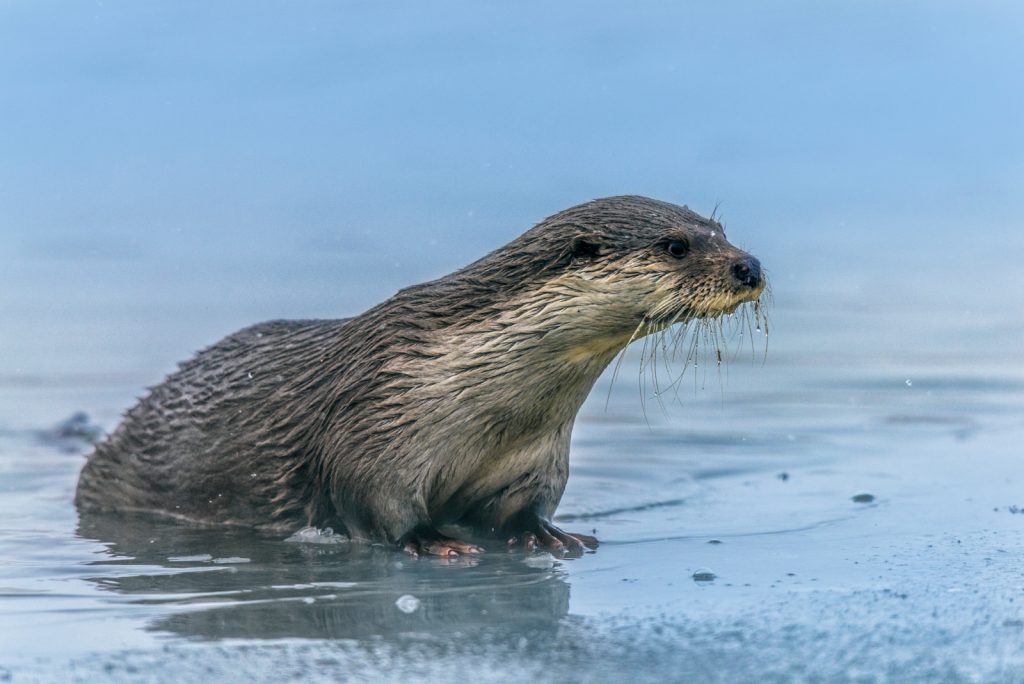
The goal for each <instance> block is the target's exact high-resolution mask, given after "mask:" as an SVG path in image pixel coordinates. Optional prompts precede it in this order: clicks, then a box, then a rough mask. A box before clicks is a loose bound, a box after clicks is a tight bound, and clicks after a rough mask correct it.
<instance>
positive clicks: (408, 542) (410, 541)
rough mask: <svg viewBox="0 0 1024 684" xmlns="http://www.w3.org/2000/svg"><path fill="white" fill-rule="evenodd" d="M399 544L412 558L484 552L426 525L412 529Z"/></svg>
mask: <svg viewBox="0 0 1024 684" xmlns="http://www.w3.org/2000/svg"><path fill="white" fill-rule="evenodd" d="M400 545H401V547H402V549H403V550H404V551H405V552H406V553H407V554H409V555H410V556H412V557H413V558H418V557H420V556H442V557H450V556H459V555H462V554H478V553H483V552H484V550H483V549H482V548H480V547H479V546H476V545H474V544H468V543H466V542H464V541H459V540H458V539H452V538H451V537H446V536H444V535H443V534H441V533H440V532H438V531H437V530H435V529H433V528H428V527H423V528H419V529H417V530H415V531H413V533H412V534H410V535H408V536H407V537H406V539H404V540H403V541H402V542H401V544H400Z"/></svg>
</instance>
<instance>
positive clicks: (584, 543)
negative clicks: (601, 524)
mask: <svg viewBox="0 0 1024 684" xmlns="http://www.w3.org/2000/svg"><path fill="white" fill-rule="evenodd" d="M508 545H509V547H510V548H514V547H521V548H523V549H525V550H526V551H533V550H534V549H536V548H538V547H542V548H545V549H547V550H548V551H551V552H552V553H558V554H564V555H567V556H570V557H573V558H577V557H579V556H582V555H583V554H584V553H585V552H586V551H587V550H591V551H593V550H594V549H596V548H597V547H598V541H597V538H596V537H591V536H590V535H588V534H576V533H569V532H565V531H563V530H561V529H559V528H558V527H555V526H554V525H552V524H551V523H549V522H547V521H546V520H539V521H537V524H536V525H535V527H534V529H533V530H531V531H529V532H524V533H522V534H519V535H516V536H514V537H512V538H511V539H509V540H508Z"/></svg>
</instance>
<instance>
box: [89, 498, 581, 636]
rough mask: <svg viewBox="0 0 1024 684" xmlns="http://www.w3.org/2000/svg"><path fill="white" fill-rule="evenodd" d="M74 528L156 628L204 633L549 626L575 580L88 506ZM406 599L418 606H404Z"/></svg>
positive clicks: (109, 583) (118, 589)
mask: <svg viewBox="0 0 1024 684" xmlns="http://www.w3.org/2000/svg"><path fill="white" fill-rule="evenodd" d="M78 534H79V535H80V536H82V537H86V538H90V539H96V540H99V541H101V542H103V543H105V544H107V545H108V548H109V553H110V558H109V559H106V560H102V561H97V562H94V563H93V565H105V566H110V565H116V566H122V567H124V568H125V570H126V572H125V573H124V574H119V575H110V574H105V575H103V576H98V577H94V578H91V579H90V581H92V582H95V583H96V585H97V586H99V587H100V588H101V589H104V590H107V591H110V592H114V593H116V594H119V595H122V596H124V597H126V598H127V599H129V600H130V601H131V602H133V603H137V604H141V605H159V606H161V607H162V608H163V610H161V615H160V616H159V617H158V618H156V620H155V621H154V622H153V623H151V625H150V628H151V629H153V630H156V631H161V632H170V633H173V634H177V635H181V636H185V637H190V638H198V639H225V638H248V639H281V638H349V639H355V638H364V637H372V636H383V637H390V636H398V635H401V634H405V633H416V632H425V633H426V632H430V633H435V634H438V633H440V634H444V633H450V632H463V633H465V632H473V631H477V630H480V629H483V628H487V627H493V626H494V625H495V623H496V621H497V622H500V624H501V625H502V628H503V630H504V629H509V630H512V631H516V630H529V631H530V632H533V633H536V632H537V631H538V630H545V629H552V630H553V629H554V628H555V627H557V625H558V623H559V621H560V620H561V619H562V618H563V617H564V616H565V615H566V614H567V613H568V610H569V585H568V584H567V583H566V581H565V580H564V578H563V577H562V576H561V573H560V572H559V571H558V570H557V568H556V567H555V566H554V564H553V563H548V562H545V557H544V556H537V555H535V556H532V557H530V558H528V559H524V558H523V556H522V555H520V554H518V553H510V554H505V553H491V554H486V555H484V556H482V557H479V558H472V559H470V558H459V559H453V560H442V559H421V560H413V559H410V558H408V557H406V556H404V555H402V554H400V553H398V552H395V551H392V550H389V549H384V548H381V547H375V546H367V545H362V544H348V543H337V544H305V543H289V542H284V541H281V540H279V539H274V538H270V537H266V536H260V535H259V534H257V533H255V532H252V531H250V530H237V529H226V528H224V529H221V528H217V529H210V528H197V527H189V526H183V525H180V524H175V523H168V522H164V521H154V520H152V519H148V518H142V517H124V516H109V515H96V514H89V515H86V516H84V517H83V518H82V519H81V520H80V523H79V528H78ZM406 595H410V596H414V597H415V598H416V599H418V604H416V603H415V602H412V603H413V604H414V605H415V608H414V609H411V608H412V606H406V605H404V604H403V606H402V608H404V610H403V609H402V608H400V607H399V605H398V603H397V602H398V600H399V599H400V598H402V597H403V596H406Z"/></svg>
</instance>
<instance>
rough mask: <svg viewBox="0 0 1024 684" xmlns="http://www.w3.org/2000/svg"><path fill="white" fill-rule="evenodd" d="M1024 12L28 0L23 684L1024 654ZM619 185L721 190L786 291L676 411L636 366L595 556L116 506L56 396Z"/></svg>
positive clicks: (2, 143)
mask: <svg viewBox="0 0 1024 684" xmlns="http://www.w3.org/2000/svg"><path fill="white" fill-rule="evenodd" d="M1022 19H1024V13H1022V12H1021V10H1020V9H1018V8H1017V7H1015V6H1012V5H1010V4H1001V3H973V4H971V5H954V4H946V3H901V4H899V5H893V4H892V3H860V4H858V5H857V6H855V7H854V6H851V7H847V8H838V7H833V6H818V5H814V4H810V3H799V2H792V3H783V4H775V5H773V6H772V7H771V8H770V9H769V8H766V7H764V6H762V4H760V3H742V2H741V3H730V4H727V5H716V6H713V7H706V8H692V7H668V6H661V5H656V4H649V5H645V6H643V7H640V8H639V9H631V10H629V11H628V12H627V11H625V10H622V9H619V8H618V7H615V6H612V5H607V4H604V3H597V4H595V3H587V4H577V3H568V4H563V5H561V6H559V7H558V8H551V7H547V6H541V5H537V6H536V7H533V8H531V9H530V10H525V11H524V10H522V9H511V8H509V9H494V8H486V9H485V8H480V7H476V6H471V5H468V4H466V5H464V4H457V3H439V4H433V5H432V6H431V7H430V8H426V7H418V6H412V5H406V6H395V7H393V8H381V7H377V6H376V5H374V4H369V3H361V4H355V3H353V4H348V5H345V6H341V5H337V6H336V5H334V4H329V3H315V2H311V3H308V4H304V5H302V6H301V7H294V6H289V7H288V8H284V7H283V6H274V5H270V4H266V5H260V6H258V7H252V6H250V5H244V6H243V5H240V4H233V3H221V4H218V5H217V6H216V7H213V8H210V7H205V6H202V5H199V4H189V3H178V4H176V5H175V6H173V7H170V6H168V7H158V6H145V5H140V4H138V3H123V2H113V3H111V2H107V3H103V4H100V3H96V4H86V3H82V4H79V5H75V6H73V7H68V6H65V5H58V4H57V3H49V2H32V3H22V2H13V3H7V4H4V5H3V6H0V93H2V94H0V117H2V118H0V126H2V131H3V135H0V238H2V239H0V259H2V263H3V269H2V275H0V284H2V287H0V312H2V314H3V320H4V324H3V326H2V328H0V681H2V680H5V679H10V680H12V681H61V682H65V681H97V680H98V679H102V680H106V681H138V680H147V681H181V680H187V679H189V678H191V679H194V680H209V679H214V678H221V679H228V680H238V681H250V680H253V679H262V680H273V681H280V680H285V681H287V680H300V679H301V680H338V679H344V678H350V679H354V680H368V681H382V680H383V681H388V680H393V681H410V680H411V681H436V680H437V679H440V678H442V677H450V676H452V674H453V673H459V674H460V675H461V674H468V675H471V676H473V677H475V678H478V679H480V680H483V681H528V680H533V681H537V680H541V681H543V680H553V679H568V680H575V679H583V680H589V681H622V680H623V679H625V678H628V679H630V680H632V681H665V680H670V681H672V680H677V681H730V682H731V681H751V682H771V681H780V682H781V681H786V682H789V681H801V680H802V681H886V680H896V681H928V682H934V681H986V682H1000V681H1007V682H1011V681H1020V680H1021V679H1024V647H1022V646H1021V644H1022V640H1021V637H1022V634H1024V632H1022V630H1024V605H1022V604H1024V570H1022V565H1021V563H1020V558H1021V553H1022V551H1024V515H1021V514H1020V507H1021V506H1024V493H1022V486H1021V485H1022V482H1024V459H1022V458H1021V448H1020V444H1021V443H1022V440H1024V364H1022V362H1021V354H1020V351H1021V349H1024V286H1022V285H1021V284H1020V283H1019V282H1018V280H1019V279H1018V277H1017V276H1018V275H1019V272H1020V267H1019V265H1020V263H1022V259H1024V239H1022V238H1021V237H1020V232H1019V230H1018V228H1019V226H1020V223H1021V218H1022V217H1024V205H1022V202H1021V197H1024V194H1022V193H1021V192H1020V189H1021V183H1022V181H1024V163H1022V160H1024V154H1022V153H1024V136H1022V134H1021V130H1022V129H1021V128H1020V126H1019V122H1018V119H1019V112H1020V110H1021V106H1022V104H1024V102H1022V99H1024V95H1022V93H1024V88H1022V87H1021V86H1022V85H1024V83H1022V82H1021V80H1022V77H1021V74H1022V73H1024V69H1022V66H1024V63H1022V62H1024V59H1022V58H1024V50H1022V49H1021V47H1020V41H1019V35H1020V30H1021V28H1022ZM621 192H640V193H644V194H649V195H652V196H657V197H659V198H663V199H668V200H672V201H677V202H687V203H689V204H690V205H691V206H693V207H695V208H697V209H699V210H702V211H704V212H705V213H706V212H710V211H711V209H712V208H713V207H714V206H715V204H716V203H717V202H718V201H722V202H723V204H722V211H723V212H724V214H725V218H726V224H727V229H728V232H729V235H730V238H731V239H732V240H733V241H735V242H737V243H738V244H739V245H740V246H742V247H744V248H745V249H749V250H750V251H752V252H753V253H754V254H756V255H757V256H759V257H760V258H761V260H762V261H763V263H764V264H765V266H766V267H767V268H768V270H769V274H770V277H771V278H772V282H773V287H774V292H775V299H776V304H775V306H774V307H773V308H772V309H771V310H770V312H769V313H770V316H771V328H770V332H771V337H770V338H769V341H770V345H769V350H768V354H767V357H766V359H765V358H764V356H763V344H764V338H763V336H762V335H759V334H757V332H756V331H751V332H752V333H753V334H751V333H750V332H748V333H747V334H746V335H744V336H743V337H742V338H739V339H737V340H734V344H735V345H738V346H740V347H741V348H740V349H739V350H738V351H737V350H736V349H735V348H733V347H730V349H729V350H728V351H727V352H726V353H725V355H724V356H725V359H726V363H724V364H723V366H722V367H721V368H720V369H719V368H718V367H717V365H716V363H715V359H714V357H713V356H711V357H710V358H705V359H704V362H702V363H701V364H700V365H699V366H698V367H697V368H696V369H690V370H688V371H687V374H686V376H684V378H683V381H682V382H681V383H680V388H681V390H680V391H679V393H678V396H675V393H674V392H673V393H671V394H672V396H666V397H664V398H663V399H664V403H665V404H666V405H665V408H664V409H663V408H662V406H661V405H660V404H659V402H658V400H657V399H655V398H653V397H652V396H651V395H650V393H651V388H652V385H651V383H650V381H648V384H647V392H646V394H642V393H641V389H640V382H639V363H638V361H639V359H638V352H639V349H638V348H637V349H634V350H633V352H632V353H631V355H630V356H629V357H628V358H627V360H626V362H625V364H624V366H623V369H622V370H621V371H620V373H619V376H618V379H617V380H616V382H615V385H614V387H612V388H611V389H610V390H609V384H610V381H611V376H610V373H609V374H608V375H607V376H606V377H605V378H603V379H602V381H601V382H600V383H599V385H598V387H597V388H596V389H595V391H594V393H593V395H592V397H591V399H590V400H589V401H588V403H587V404H586V405H585V406H584V409H583V411H582V413H581V416H580V419H579V421H578V425H577V429H576V432H575V434H574V444H573V459H572V464H573V471H572V476H571V478H570V483H569V487H568V490H567V492H566V495H565V498H564V499H563V502H562V505H561V507H560V509H559V519H560V520H561V521H562V524H563V525H564V526H565V527H567V528H568V529H576V530H579V531H581V532H590V531H591V530H596V534H597V535H598V537H599V538H600V539H601V540H602V545H601V547H600V549H599V550H598V551H597V552H596V553H594V554H588V555H586V556H585V557H583V558H581V559H578V560H571V561H567V560H559V559H555V558H552V557H550V556H547V555H545V554H535V555H533V556H530V557H524V556H522V555H521V554H506V553H504V552H502V551H500V550H492V552H490V553H488V554H486V555H484V556H482V557H481V558H479V559H473V560H468V559H458V560H455V561H441V560H434V559H423V560H418V561H413V560H410V559H408V558H405V557H404V556H402V555H401V554H396V553H390V552H386V551H384V550H382V549H376V548H368V547H362V546H358V545H350V544H345V543H311V542H313V541H320V542H323V541H332V540H325V539H323V538H316V537H312V538H310V537H308V536H307V537H306V539H307V540H306V541H304V542H303V541H289V542H285V541H283V540H281V539H279V538H272V537H269V538H268V537H262V536H259V535H256V534H254V533H251V532H243V531H223V530H215V531H211V530H197V529H191V528H183V527H180V526H175V525H169V524H166V523H160V522H156V521H153V522H148V523H143V522H138V521H136V522H134V523H132V524H125V523H124V522H123V521H117V520H103V519H100V520H89V521H84V522H80V521H79V520H78V518H77V515H76V513H75V510H74V508H73V506H72V505H71V497H72V493H73V489H74V484H75V480H76V477H77V472H78V469H79V468H80V467H81V464H82V462H83V460H84V450H83V447H82V445H81V443H80V442H78V441H76V440H74V439H67V438H63V439H55V438H54V435H53V434H52V433H49V432H46V431H47V430H48V429H49V428H51V427H52V426H53V425H55V424H56V423H57V422H58V421H60V420H62V419H64V418H66V417H67V416H70V415H72V414H73V413H74V412H76V411H80V410H84V411H87V412H88V413H89V415H90V416H91V417H92V419H93V420H94V421H95V422H97V423H98V424H99V425H100V426H102V427H103V428H104V429H108V430H109V429H112V428H113V426H114V425H116V423H117V419H118V415H119V413H120V412H121V411H123V410H124V409H125V408H127V407H128V406H129V405H130V404H131V403H132V401H133V399H134V397H136V396H138V395H139V394H140V393H141V392H142V391H143V387H145V386H146V385H149V384H153V383H155V382H158V381H159V379H160V378H161V377H162V375H163V374H164V373H166V372H167V371H169V370H170V369H171V368H173V364H174V362H176V361H178V360H181V359H183V358H185V357H186V356H188V354H189V353H191V352H192V351H193V350H194V349H196V348H198V347H200V346H203V345H205V344H207V343H209V342H211V341H213V340H215V339H216V338H218V337H219V336H222V335H224V334H226V333H228V332H231V331H232V330H234V329H237V328H238V327H241V326H242V325H246V324H248V323H251V322H253V321H257V320H263V319H269V318H275V317H307V316H325V317H326V316H343V315H349V314H352V313H355V312H358V311H360V310H363V309H365V308H366V307H368V306H370V305H371V304H373V303H375V302H377V301H379V300H380V299H382V298H384V297H386V296H388V295H390V294H391V293H393V292H394V291H395V290H396V289H398V288H399V287H401V286H403V285H407V284H409V283H412V282H417V281H420V280H423V279H426V278H429V277H433V276H436V275H439V274H441V273H444V272H447V271H450V270H452V269H453V268H455V267H458V266H460V265H462V264H464V263H466V262H468V261H469V260H471V259H473V258H475V257H476V256H479V255H480V254H482V253H484V252H485V251H487V250H489V249H491V248H493V247H495V246H497V245H499V244H501V243H502V242H503V241H505V240H507V239H510V238H511V237H513V236H514V235H516V234H518V233H519V232H520V231H521V230H523V229H525V228H526V227H528V226H529V225H530V224H532V223H533V222H535V221H537V220H539V219H541V218H543V217H544V216H545V215H547V214H549V213H552V212H554V211H557V210H558V209H561V208H563V207H565V206H568V205H570V204H573V203H576V202H578V201H582V200H585V199H588V198H590V197H594V196H599V195H605V194H613V193H621ZM751 338H753V349H752V348H751ZM662 377H666V376H664V375H663V376H662ZM606 404H607V406H606ZM869 497H870V499H869ZM855 499H857V500H855ZM711 576H713V579H710V577H711Z"/></svg>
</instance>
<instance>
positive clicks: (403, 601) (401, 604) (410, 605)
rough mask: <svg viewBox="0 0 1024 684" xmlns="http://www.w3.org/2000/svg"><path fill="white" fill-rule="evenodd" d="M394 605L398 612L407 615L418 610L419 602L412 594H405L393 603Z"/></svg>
mask: <svg viewBox="0 0 1024 684" xmlns="http://www.w3.org/2000/svg"><path fill="white" fill-rule="evenodd" d="M395 605H396V606H398V610H400V611H402V612H403V613H405V614H406V615H409V614H412V613H415V612H416V611H417V610H419V608H420V600H419V599H418V598H416V597H415V596H413V595H412V594H406V595H405V596H402V597H400V598H399V599H398V600H397V601H395Z"/></svg>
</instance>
